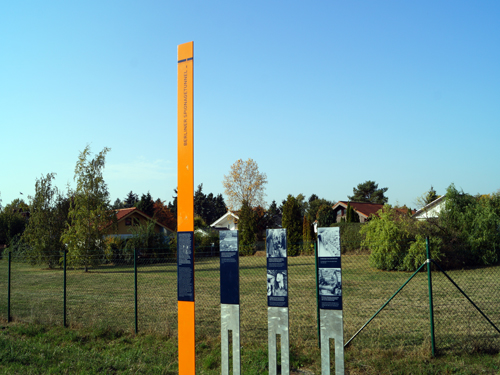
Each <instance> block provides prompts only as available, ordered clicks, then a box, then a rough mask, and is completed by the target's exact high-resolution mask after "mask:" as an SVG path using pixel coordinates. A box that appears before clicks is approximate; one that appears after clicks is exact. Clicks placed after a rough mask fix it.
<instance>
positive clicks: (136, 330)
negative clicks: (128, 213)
mask: <svg viewBox="0 0 500 375" xmlns="http://www.w3.org/2000/svg"><path fill="white" fill-rule="evenodd" d="M134 311H135V333H136V334H137V332H138V331H139V327H138V321H137V250H136V249H134Z"/></svg>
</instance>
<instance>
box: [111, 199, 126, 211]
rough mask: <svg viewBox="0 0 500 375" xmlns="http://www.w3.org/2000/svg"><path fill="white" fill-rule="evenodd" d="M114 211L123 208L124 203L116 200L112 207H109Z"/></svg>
mask: <svg viewBox="0 0 500 375" xmlns="http://www.w3.org/2000/svg"><path fill="white" fill-rule="evenodd" d="M111 208H113V209H115V210H120V209H122V208H125V203H124V202H122V201H121V200H120V198H116V200H115V203H113V206H112V207H111Z"/></svg>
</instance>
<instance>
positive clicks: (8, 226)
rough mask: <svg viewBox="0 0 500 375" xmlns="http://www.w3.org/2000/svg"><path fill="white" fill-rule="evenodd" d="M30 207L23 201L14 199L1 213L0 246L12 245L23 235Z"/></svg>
mask: <svg viewBox="0 0 500 375" xmlns="http://www.w3.org/2000/svg"><path fill="white" fill-rule="evenodd" d="M28 216H29V207H28V205H27V204H26V203H25V202H24V201H23V200H22V199H14V200H13V201H12V202H11V203H9V204H7V205H6V206H5V207H4V208H3V209H2V210H1V211H0V245H10V244H11V243H12V242H13V241H17V240H18V239H19V237H20V236H21V235H22V234H23V232H24V229H25V228H26V224H27V221H28V219H27V218H28Z"/></svg>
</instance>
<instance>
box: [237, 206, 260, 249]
mask: <svg viewBox="0 0 500 375" xmlns="http://www.w3.org/2000/svg"><path fill="white" fill-rule="evenodd" d="M238 231H239V234H240V244H239V246H240V249H241V253H242V254H243V255H250V254H253V250H254V247H255V241H256V239H257V218H256V215H255V214H254V212H253V210H252V207H250V204H249V203H248V201H246V200H244V201H243V204H242V206H241V210H240V212H239V220H238Z"/></svg>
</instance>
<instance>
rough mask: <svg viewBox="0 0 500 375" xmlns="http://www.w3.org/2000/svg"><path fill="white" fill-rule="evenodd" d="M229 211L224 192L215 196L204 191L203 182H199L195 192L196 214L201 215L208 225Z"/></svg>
mask: <svg viewBox="0 0 500 375" xmlns="http://www.w3.org/2000/svg"><path fill="white" fill-rule="evenodd" d="M226 212H227V208H226V204H225V203H224V198H223V197H222V194H218V195H217V196H214V195H213V194H212V193H210V194H208V195H205V194H204V193H203V184H199V185H198V188H197V189H196V192H195V193H194V214H195V215H198V216H200V217H201V218H202V219H203V220H204V221H205V222H206V223H207V225H210V224H212V223H213V222H214V221H215V220H217V219H218V218H220V217H221V216H222V215H224V214H225V213H226Z"/></svg>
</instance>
